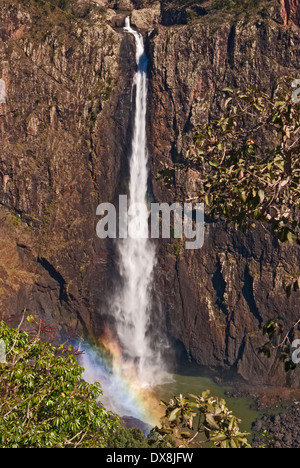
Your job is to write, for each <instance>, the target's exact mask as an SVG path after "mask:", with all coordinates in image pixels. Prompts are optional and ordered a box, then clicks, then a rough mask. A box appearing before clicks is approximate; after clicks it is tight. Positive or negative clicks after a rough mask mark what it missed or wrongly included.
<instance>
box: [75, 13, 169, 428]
mask: <svg viewBox="0 0 300 468" xmlns="http://www.w3.org/2000/svg"><path fill="white" fill-rule="evenodd" d="M125 31H126V32H127V33H129V34H132V35H133V36H134V38H135V42H136V63H137V71H136V74H135V76H134V80H133V92H132V99H133V102H132V108H133V110H134V123H133V132H132V143H131V154H130V181H129V187H128V195H129V206H131V207H132V206H134V205H135V206H136V208H137V210H136V212H135V213H131V214H132V216H130V213H128V215H129V216H128V218H129V219H128V221H129V223H128V226H129V225H130V230H129V233H128V234H129V235H128V236H124V237H125V238H124V239H119V240H118V241H117V242H118V244H117V248H118V253H119V273H120V276H121V278H122V282H121V285H118V286H117V288H116V292H115V294H114V297H113V298H112V300H111V303H110V304H109V306H110V312H111V313H112V314H113V316H114V318H115V331H116V334H117V340H116V339H115V336H114V335H113V333H112V331H111V330H110V326H109V325H108V326H107V329H106V328H105V332H103V334H102V336H101V337H100V338H101V339H100V342H101V348H99V349H97V348H95V347H93V346H89V344H88V343H85V345H84V347H85V350H86V353H85V354H84V355H83V356H81V358H80V362H81V365H82V366H83V367H84V368H85V372H84V374H83V378H84V379H85V380H87V381H88V382H91V383H93V382H97V381H100V382H101V385H102V388H103V391H104V397H103V398H104V400H103V401H104V402H105V405H106V407H107V408H108V409H110V410H112V411H115V412H117V413H118V414H119V415H120V416H124V415H126V416H133V417H135V418H138V419H140V420H143V421H146V422H148V423H149V424H151V425H152V426H153V425H156V424H158V422H159V418H160V417H161V414H160V411H159V410H158V409H159V405H158V400H157V398H156V397H155V395H153V393H152V392H153V390H152V388H153V387H154V386H155V385H159V384H161V383H164V382H166V381H171V380H172V379H171V376H170V375H169V374H168V373H167V371H166V370H165V368H164V364H163V363H164V360H163V358H162V356H161V354H162V350H164V349H165V347H166V343H165V340H164V338H162V337H161V336H160V333H159V331H158V330H156V336H155V337H153V330H151V333H150V325H151V324H150V316H151V312H152V309H153V304H152V295H153V291H152V283H153V271H154V267H155V265H156V249H155V245H154V244H153V242H152V241H151V240H149V239H148V221H149V208H148V206H147V192H148V177H149V171H148V151H147V138H146V115H147V65H148V60H147V57H146V54H145V49H144V43H143V37H142V36H141V35H140V34H139V33H138V32H137V31H134V30H133V29H132V28H131V26H130V20H129V18H127V19H126V27H125ZM137 233H138V234H139V235H136V234H137Z"/></svg>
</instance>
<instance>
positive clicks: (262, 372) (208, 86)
mask: <svg viewBox="0 0 300 468" xmlns="http://www.w3.org/2000/svg"><path fill="white" fill-rule="evenodd" d="M73 3H76V2H75V1H74V2H73ZM151 3H157V2H151V1H149V2H143V4H145V6H147V7H149V6H151ZM166 3H167V2H163V4H164V5H165V4H166ZM189 3H193V2H189ZM200 3H201V4H200V6H199V8H198V6H197V5H194V6H195V8H194V10H193V14H189V15H187V14H183V9H182V8H181V6H182V5H181V6H180V8H179V6H178V5H177V3H176V2H168V9H166V8H165V7H164V8H165V9H163V11H162V18H163V19H162V21H163V24H164V25H169V26H162V25H158V24H157V22H158V21H159V15H158V13H156V12H153V14H151V15H149V14H148V13H147V17H144V18H143V13H142V12H139V14H138V15H136V18H137V21H139V22H141V23H139V24H142V23H143V22H144V21H146V20H147V21H150V20H151V21H152V19H151V18H154V19H153V25H152V26H151V28H150V29H151V31H150V33H149V35H148V37H147V48H148V56H149V57H150V66H149V72H150V81H149V104H148V109H149V114H148V141H149V153H150V158H151V164H150V165H151V173H152V190H153V196H154V198H155V200H156V201H159V202H162V201H166V202H173V201H174V200H187V199H193V198H194V197H195V196H196V195H197V190H198V189H199V185H200V180H199V174H198V173H197V172H195V171H194V170H186V168H185V155H186V150H187V148H188V145H189V144H190V143H191V141H192V133H193V128H194V127H195V126H196V125H198V124H200V125H201V124H204V123H206V122H207V120H208V118H209V117H210V116H211V117H213V116H215V115H217V114H218V112H219V111H220V99H221V98H222V89H223V88H224V87H225V86H230V87H234V88H235V87H236V88H240V89H242V88H244V87H247V86H249V85H250V84H252V85H255V86H257V87H259V88H266V89H267V90H269V91H271V90H272V88H273V85H274V82H275V81H276V79H277V78H278V77H279V76H283V75H290V76H295V78H298V77H299V76H298V75H299V63H300V56H299V49H298V48H297V47H296V46H295V45H297V44H298V43H299V40H300V33H299V28H298V27H297V17H298V16H297V15H298V13H297V12H298V5H297V3H298V2H295V1H292V0H290V1H289V2H288V1H285V2H281V3H280V0H271V1H269V2H261V5H259V7H258V8H252V9H249V10H247V11H246V12H244V13H243V12H242V13H238V12H237V11H236V10H235V9H234V10H232V11H230V10H228V9H225V10H221V11H218V10H213V11H210V10H209V9H208V8H207V7H205V5H206V3H205V5H204V3H203V2H200ZM209 3H211V2H209ZM98 4H99V5H100V4H101V5H100V7H99V6H97V5H88V6H89V8H86V6H87V2H81V3H80V5H79V6H80V8H79V7H78V8H79V10H78V15H77V16H76V14H73V13H72V15H71V14H66V12H63V11H62V10H60V9H59V8H55V7H53V6H51V5H48V4H45V5H42V4H40V3H39V2H36V1H34V0H28V1H26V2H23V3H22V4H20V2H18V1H17V0H3V1H2V3H1V6H0V24H1V27H0V79H2V80H3V81H4V82H5V89H6V102H5V103H0V134H1V147H0V220H1V222H0V313H1V312H2V311H4V312H6V313H7V315H10V314H20V313H21V312H22V310H23V309H24V308H25V307H26V309H27V311H28V312H29V313H32V314H33V315H39V316H42V317H43V318H45V319H46V321H50V322H51V321H52V322H55V323H58V324H60V326H61V327H62V328H63V327H70V328H73V329H75V330H76V329H80V330H85V331H86V332H87V333H89V334H94V335H96V336H97V335H99V333H100V332H101V329H102V325H103V324H104V323H105V322H106V321H107V320H109V318H108V316H107V314H106V307H107V301H108V300H109V298H110V293H111V290H112V287H113V279H114V275H115V272H116V271H117V268H116V265H115V264H114V262H115V249H114V245H113V243H110V242H104V241H101V240H99V239H97V237H96V234H95V226H96V222H97V219H96V216H95V213H96V207H97V205H98V204H99V203H101V202H109V201H115V199H116V197H117V195H118V194H119V193H126V185H127V182H128V181H127V177H128V158H127V157H128V148H129V147H130V125H131V122H130V111H131V85H132V78H133V74H134V71H135V49H134V42H133V40H131V38H130V37H128V36H126V38H124V36H123V35H122V33H121V30H120V29H119V30H118V29H117V27H120V26H122V21H123V19H124V16H122V14H121V16H119V15H116V12H114V11H112V10H109V11H108V10H106V8H107V5H108V6H110V7H114V8H128V9H130V10H132V9H133V7H136V6H137V4H138V2H134V1H133V2H127V0H126V1H124V2H123V1H122V2H117V1H116V2H108V3H107V2H105V1H102V0H101V1H100V0H99V1H98ZM121 5H122V6H121ZM266 5H267V8H266ZM196 6H197V8H196ZM280 7H282V8H281V13H280ZM205 8H207V9H205ZM45 9H46V10H45ZM177 9H178V14H177V13H176V11H177ZM155 11H156V10H155ZM157 11H158V10H157ZM173 12H174V14H175V13H176V14H175V16H174V15H173ZM149 18H150V20H149ZM182 23H185V24H182ZM283 23H284V24H283ZM109 24H111V25H114V26H116V28H115V29H113V28H112V27H111V26H109ZM145 24H146V23H145ZM163 164H168V165H169V166H172V167H173V168H174V171H175V176H174V180H173V181H172V185H171V187H166V186H165V185H164V184H163V183H162V181H159V180H157V178H156V175H157V173H158V171H159V170H161V169H162V167H163ZM159 248H160V250H159V252H158V253H159V255H158V258H159V262H158V267H157V269H156V277H155V283H156V293H157V298H158V302H159V304H160V306H161V307H160V309H158V310H159V311H160V312H159V314H157V316H155V317H154V318H153V320H154V322H153V328H155V327H161V328H163V329H164V330H165V331H166V332H167V333H168V335H169V337H170V339H171V341H172V342H173V343H174V344H176V345H178V346H179V347H180V349H184V353H185V356H186V357H187V358H188V359H189V360H191V361H193V362H195V363H197V364H198V365H202V366H207V367H211V368H213V369H234V370H235V371H238V373H239V375H240V376H242V377H243V378H244V379H246V380H248V381H253V379H255V381H256V382H258V381H259V379H261V381H264V382H267V383H276V384H279V383H283V384H286V383H297V379H298V376H297V373H294V374H293V377H292V378H291V380H289V379H290V377H289V376H288V378H286V376H285V374H284V373H283V372H282V371H281V367H280V366H281V364H279V366H277V364H276V363H275V362H274V361H272V360H271V361H266V360H264V359H263V358H262V357H261V356H259V355H258V353H257V349H258V347H259V346H260V344H261V338H262V337H261V332H260V329H261V326H262V323H263V322H265V321H266V320H268V319H270V318H274V317H276V316H279V315H280V316H282V315H283V316H284V317H285V319H286V323H287V324H291V323H292V322H293V320H294V319H295V318H296V317H297V315H298V313H299V295H298V294H294V295H292V296H291V297H290V298H287V297H286V295H285V292H284V290H283V284H284V282H286V281H288V279H289V278H290V277H292V276H293V275H294V274H295V273H297V271H298V269H299V267H298V266H299V260H300V259H299V251H298V250H297V249H293V248H292V247H282V246H280V245H279V244H278V242H277V241H276V240H275V239H274V238H273V236H272V235H271V234H270V233H269V231H268V230H267V229H265V228H264V227H259V228H257V229H256V230H253V231H251V232H250V233H249V234H248V235H245V234H244V233H239V232H236V231H234V230H233V229H231V228H228V227H227V228H226V227H225V226H224V225H223V224H222V223H221V222H212V221H210V220H208V222H207V226H206V237H205V245H204V248H203V249H202V250H201V251H185V250H184V249H183V248H182V244H181V243H180V242H179V241H178V240H173V241H170V242H168V241H164V242H162V243H161V244H160V246H159ZM292 379H293V380H292Z"/></svg>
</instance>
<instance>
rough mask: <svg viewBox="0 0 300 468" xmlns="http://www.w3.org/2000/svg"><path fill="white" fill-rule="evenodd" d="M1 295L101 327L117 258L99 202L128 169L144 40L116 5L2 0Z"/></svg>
mask: <svg viewBox="0 0 300 468" xmlns="http://www.w3.org/2000/svg"><path fill="white" fill-rule="evenodd" d="M0 24H1V29H0V78H2V79H3V80H4V81H5V83H6V95H7V96H6V97H7V99H6V103H5V104H0V133H1V148H0V170H1V172H0V204H1V205H0V208H1V209H0V215H1V224H0V231H1V235H0V238H1V241H0V252H1V254H0V272H1V274H0V306H1V313H2V311H4V312H6V314H7V315H10V314H20V313H21V312H22V309H24V308H25V307H26V309H27V311H28V312H30V313H32V314H33V315H40V316H43V317H44V318H45V319H46V320H48V321H57V322H58V323H59V324H60V325H61V326H62V327H63V326H65V325H68V326H70V327H72V328H73V329H76V328H78V327H79V328H81V329H82V328H84V329H85V330H89V332H91V331H92V329H93V330H95V332H96V328H97V326H96V325H95V323H96V322H97V320H96V318H95V314H97V311H99V307H100V302H101V301H103V297H104V291H107V289H108V288H109V284H111V281H110V280H109V278H110V271H111V270H113V258H112V256H111V255H109V254H108V252H107V248H106V246H105V245H102V244H101V242H100V241H99V242H97V238H96V235H95V226H96V222H97V219H96V207H97V205H98V204H99V203H100V202H108V201H113V200H114V198H115V196H116V193H117V192H118V191H119V188H120V180H121V178H122V177H121V175H120V174H123V173H126V164H127V163H126V151H127V146H128V145H129V141H128V138H129V137H130V135H129V133H130V132H129V125H130V119H129V115H130V106H131V82H132V76H133V73H134V69H135V49H134V43H133V42H132V41H131V39H130V38H126V40H124V36H123V35H122V34H120V33H118V32H115V31H114V30H113V29H112V28H111V27H110V26H108V24H107V22H106V14H105V11H104V12H103V11H102V10H99V11H98V9H97V8H96V7H94V8H93V9H92V10H91V12H90V13H89V14H86V16H84V17H82V14H80V15H79V16H78V17H75V16H73V15H67V14H66V13H65V12H63V11H62V10H60V9H58V8H55V7H53V6H51V5H44V4H39V3H37V2H35V1H28V2H26V3H24V5H23V4H22V5H20V4H19V2H17V1H16V2H8V1H7V2H6V1H5V2H2V4H1V7H0Z"/></svg>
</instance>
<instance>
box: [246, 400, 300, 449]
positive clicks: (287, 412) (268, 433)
mask: <svg viewBox="0 0 300 468" xmlns="http://www.w3.org/2000/svg"><path fill="white" fill-rule="evenodd" d="M279 411H280V412H279V413H277V414H269V413H265V414H263V415H262V417H261V419H259V420H257V421H255V422H254V423H253V425H252V431H253V436H254V437H253V443H252V445H253V447H254V448H257V447H261V446H266V447H267V448H299V447H300V402H298V401H297V402H294V403H293V404H291V405H289V406H286V407H284V406H283V407H282V408H281V409H279Z"/></svg>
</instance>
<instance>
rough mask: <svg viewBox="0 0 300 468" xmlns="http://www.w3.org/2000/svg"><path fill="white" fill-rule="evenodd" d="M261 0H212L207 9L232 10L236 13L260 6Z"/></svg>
mask: <svg viewBox="0 0 300 468" xmlns="http://www.w3.org/2000/svg"><path fill="white" fill-rule="evenodd" d="M261 3H262V0H214V1H213V2H212V5H211V6H210V7H209V10H222V9H226V10H234V11H235V12H237V13H240V12H243V11H249V9H251V8H255V7H258V6H260V5H261Z"/></svg>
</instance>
